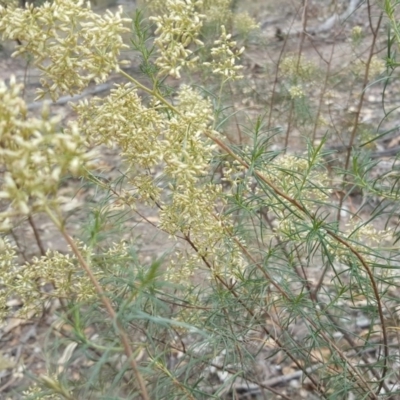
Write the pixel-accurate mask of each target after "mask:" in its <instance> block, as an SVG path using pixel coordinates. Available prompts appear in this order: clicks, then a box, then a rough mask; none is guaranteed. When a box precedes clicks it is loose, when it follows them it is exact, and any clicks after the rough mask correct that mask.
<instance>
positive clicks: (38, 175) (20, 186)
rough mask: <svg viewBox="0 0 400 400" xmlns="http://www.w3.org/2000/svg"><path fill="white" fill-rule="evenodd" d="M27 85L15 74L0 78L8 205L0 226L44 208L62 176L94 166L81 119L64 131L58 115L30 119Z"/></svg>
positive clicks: (0, 159)
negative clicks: (24, 97) (4, 79)
mask: <svg viewBox="0 0 400 400" xmlns="http://www.w3.org/2000/svg"><path fill="white" fill-rule="evenodd" d="M21 91H22V85H21V84H17V83H16V81H15V79H14V78H11V81H10V87H7V85H6V84H5V83H4V82H0V164H1V165H2V166H3V168H4V175H3V181H2V182H1V186H0V198H2V199H5V200H7V203H8V206H7V209H6V210H5V211H2V212H0V231H6V230H8V229H10V228H11V218H12V217H13V216H18V215H27V214H29V213H31V212H34V211H39V210H43V208H44V207H45V206H46V205H49V204H50V203H52V202H54V201H56V193H57V189H58V185H59V182H60V179H61V177H63V176H65V174H67V173H71V174H73V175H75V176H79V175H81V174H84V173H85V168H87V167H90V166H91V160H92V158H93V157H94V154H93V153H92V152H90V151H88V149H87V147H86V146H85V143H84V140H83V139H82V137H81V136H80V134H79V130H78V127H77V125H76V124H73V123H71V124H70V126H69V127H68V129H65V130H64V131H61V130H60V128H59V127H58V124H59V122H60V121H59V118H56V117H53V118H50V116H49V113H48V111H47V110H46V109H44V110H43V111H42V118H41V119H37V118H29V117H28V115H27V108H26V104H25V102H24V101H23V100H22V99H21V97H20V93H21Z"/></svg>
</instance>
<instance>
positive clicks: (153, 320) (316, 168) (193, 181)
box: [0, 0, 399, 399]
mask: <svg viewBox="0 0 400 400" xmlns="http://www.w3.org/2000/svg"><path fill="white" fill-rule="evenodd" d="M156 3H158V4H156ZM152 5H153V7H151V8H150V9H151V10H153V11H158V12H159V13H158V14H156V15H155V16H152V17H150V18H149V21H151V22H152V23H154V24H155V33H154V34H155V38H154V41H153V42H152V44H149V32H150V30H148V29H145V28H144V27H143V25H142V23H143V21H141V20H140V16H141V15H140V13H138V14H137V18H136V19H135V20H134V21H133V24H132V26H133V39H132V44H133V46H134V47H135V49H136V50H138V51H139V52H140V54H141V57H142V71H143V72H146V74H147V78H148V81H149V82H150V84H149V86H146V85H145V84H143V83H141V82H139V80H137V79H136V78H135V77H133V76H130V75H129V74H128V73H127V72H125V70H124V68H125V66H127V65H128V64H129V63H128V62H127V61H124V60H121V57H120V56H121V52H122V51H123V50H124V49H126V48H127V46H126V45H125V44H124V42H123V39H122V35H124V34H126V33H128V32H130V29H128V28H127V26H128V24H129V23H131V22H132V21H131V20H130V19H129V18H123V17H122V10H120V11H118V12H117V13H115V14H113V13H111V12H110V11H107V12H106V13H105V15H104V16H100V15H98V14H96V13H94V12H93V11H92V10H91V8H90V4H89V3H88V4H84V2H83V0H76V1H75V0H54V1H52V2H51V3H47V2H46V3H44V4H43V5H42V6H40V7H34V6H33V5H29V6H27V7H26V8H25V9H20V8H17V7H16V6H9V7H7V8H4V7H2V8H0V32H1V33H2V36H3V39H7V40H14V41H18V42H19V43H21V44H20V45H18V47H17V50H16V51H15V53H14V54H13V55H14V56H21V55H29V56H30V57H32V62H33V65H35V66H36V67H37V68H38V69H39V70H40V71H41V74H42V79H41V85H42V88H41V89H40V90H39V91H38V99H39V98H42V97H44V96H50V97H51V99H52V100H53V101H55V100H57V99H58V98H59V97H60V96H61V95H65V94H69V95H74V94H78V93H81V92H82V91H83V90H84V89H85V88H87V87H88V85H89V84H90V83H91V82H95V83H100V82H105V81H106V80H107V79H108V78H109V76H110V74H111V73H112V72H117V73H119V74H120V76H122V77H123V78H124V79H125V82H124V83H120V84H115V86H114V88H113V89H112V90H111V91H110V94H109V95H108V96H106V97H104V98H99V97H93V98H91V99H90V100H82V101H80V102H78V103H76V104H73V105H72V107H73V110H74V111H75V113H76V119H75V120H74V121H70V122H68V124H67V125H66V126H64V127H63V126H62V124H61V121H60V120H59V119H57V118H54V117H50V113H49V110H48V109H47V108H44V109H43V110H42V114H41V118H37V117H31V116H30V115H29V113H28V111H27V106H26V104H25V102H24V100H23V99H22V98H21V91H22V85H21V84H20V83H17V82H16V81H15V79H14V78H12V79H11V80H10V83H9V84H8V85H6V84H5V83H1V85H0V160H1V165H2V169H3V173H2V179H1V189H0V198H1V199H2V202H1V206H2V209H1V212H0V229H1V231H2V232H4V236H3V238H2V239H1V243H0V247H1V253H0V266H1V278H0V279H1V281H0V283H1V286H0V310H1V317H2V318H3V319H6V318H8V317H10V316H11V315H13V316H15V315H19V316H25V317H26V316H27V317H30V318H31V317H33V316H34V315H37V314H40V313H41V312H42V311H43V308H44V307H45V304H46V302H47V301H48V300H49V299H58V301H59V303H60V313H61V314H62V318H63V321H64V323H65V324H70V325H71V326H72V327H73V335H71V336H70V337H68V340H69V341H70V343H69V345H70V344H72V343H74V344H73V345H72V346H69V345H67V346H66V350H67V349H68V350H69V351H70V352H69V353H68V352H67V353H68V355H69V356H68V357H66V358H65V365H63V368H59V369H58V371H56V370H54V369H52V368H49V371H48V374H47V375H43V376H41V377H40V379H38V386H33V387H31V388H30V389H29V390H28V391H27V392H26V393H25V396H26V397H27V398H35V396H39V397H40V398H66V399H75V398H82V399H84V398H85V399H86V398H88V399H89V398H111V397H110V396H113V397H112V398H143V399H158V398H160V399H161V398H170V399H172V398H176V399H178V398H189V399H200V398H211V397H209V396H214V397H213V398H220V396H222V394H224V393H225V394H226V393H227V392H229V391H230V390H231V388H232V387H233V385H234V383H235V381H236V380H237V379H242V380H245V386H246V385H247V386H249V384H250V383H252V384H257V385H258V387H259V388H261V390H266V391H272V392H274V391H276V390H275V389H273V388H272V387H269V386H268V385H266V384H264V383H263V379H262V378H261V377H260V376H259V375H257V374H255V373H252V372H251V371H252V368H253V366H254V363H255V362H256V358H257V354H258V353H259V352H260V351H261V350H262V349H263V348H264V347H267V348H270V349H272V352H271V354H270V357H273V355H274V354H277V353H280V354H283V356H284V358H286V359H290V360H291V362H292V365H294V366H296V368H299V369H301V370H302V371H303V374H304V377H305V378H306V379H307V382H308V385H309V387H311V388H312V389H313V390H314V391H315V392H316V393H319V395H320V396H321V397H322V398H332V399H334V398H335V399H336V398H344V397H345V396H349V394H350V393H351V394H352V395H353V396H356V397H355V398H360V399H361V398H372V399H378V398H381V394H382V393H385V394H387V393H388V392H389V390H390V384H389V383H387V380H385V379H386V378H387V377H388V376H390V375H393V374H395V373H394V372H393V369H391V365H392V364H391V363H392V359H391V356H392V355H391V354H390V352H389V339H388V327H387V322H386V318H387V317H386V316H385V308H390V307H396V305H393V304H392V303H390V301H389V298H388V297H387V296H386V295H387V293H389V291H390V288H391V285H393V282H394V280H395V278H396V276H397V275H396V265H397V264H396V262H397V258H396V257H397V256H398V246H397V245H395V237H394V236H393V232H392V231H391V230H390V229H384V230H382V231H377V229H376V228H375V227H374V226H373V224H372V220H371V221H367V222H363V221H361V220H356V218H355V219H354V220H352V221H351V224H350V226H347V227H344V226H342V225H341V224H340V223H339V222H340V221H338V220H337V219H335V218H334V217H333V216H336V214H337V212H338V208H339V212H340V211H341V206H342V205H343V199H341V203H340V206H337V204H333V202H332V196H333V192H334V189H335V183H332V180H331V177H330V175H329V173H328V170H327V168H326V165H325V164H326V163H325V158H324V157H325V155H326V153H325V151H324V144H325V142H324V141H323V140H322V141H321V142H320V143H319V144H317V145H314V144H313V143H312V142H309V143H308V149H307V152H306V154H300V155H296V156H295V155H290V154H284V153H282V154H277V153H276V152H273V151H267V150H266V149H268V146H269V141H270V140H271V138H272V136H273V135H272V134H270V133H271V132H265V131H264V130H263V123H262V120H261V118H259V119H258V120H257V121H256V123H255V125H254V127H253V137H252V141H251V144H250V145H247V146H244V145H243V146H242V145H240V146H229V145H228V144H227V140H226V137H225V135H224V133H223V130H222V129H220V126H221V124H220V121H219V118H220V116H221V113H220V111H221V104H222V103H221V102H222V97H221V96H222V93H223V92H224V89H225V88H227V87H229V85H231V84H233V83H236V81H238V80H240V79H241V78H243V73H242V66H241V65H239V61H240V56H241V54H242V53H243V51H244V49H243V48H239V46H238V45H237V43H236V41H234V40H233V38H232V34H230V33H228V31H229V29H227V28H226V26H228V25H226V26H225V25H224V24H223V23H221V22H224V20H222V21H221V19H220V18H218V13H217V10H219V12H220V14H219V15H224V14H223V13H226V15H228V16H229V18H230V19H229V23H231V22H232V21H235V20H236V23H238V21H239V22H240V21H241V22H242V24H239V23H238V31H243V30H245V26H244V25H247V26H248V29H250V30H251V29H255V28H256V24H255V23H254V21H252V20H251V19H250V18H249V16H248V15H243V18H242V19H240V18H239V19H238V18H237V17H235V18H236V19H235V18H234V17H233V12H232V10H231V8H230V5H231V2H230V1H215V2H213V1H204V2H203V1H201V0H197V1H194V0H166V1H163V2H161V3H160V2H153V4H152ZM206 19H207V21H208V22H209V23H210V21H212V22H213V23H216V24H218V27H217V31H218V35H219V37H216V38H214V39H215V40H214V41H213V45H212V46H211V47H210V48H207V47H205V46H204V44H203V43H204V42H205V41H204V40H202V39H203V38H202V35H203V28H204V23H205V20H206ZM243 21H244V22H243ZM224 23H225V22H224ZM369 64H370V65H372V66H371V70H374V71H375V70H377V68H378V67H374V65H378V64H379V65H380V66H381V64H380V63H379V62H378V61H373V60H372V61H371V60H370V61H369ZM280 70H281V73H282V76H283V77H284V79H286V80H287V82H288V85H289V89H288V93H289V98H290V101H293V102H295V101H298V100H301V99H303V98H304V97H305V94H304V91H303V85H304V87H306V85H307V84H308V82H309V81H312V80H313V76H314V75H313V74H314V73H315V68H314V66H313V65H312V63H309V62H307V61H306V60H304V59H302V58H301V57H299V58H292V57H291V56H289V57H288V58H286V59H284V60H283V61H282V63H281V65H280ZM204 71H206V73H207V74H208V75H209V76H211V77H212V79H214V80H215V81H217V80H218V81H219V91H218V93H219V96H217V97H214V96H212V95H210V94H209V93H208V92H207V91H206V90H205V88H204V90H203V89H201V88H199V87H198V86H196V85H188V84H187V83H186V84H184V83H182V84H181V85H180V86H179V88H177V89H176V90H175V91H172V89H171V88H167V87H166V85H165V81H166V79H167V78H168V76H171V77H173V78H175V79H180V78H181V76H188V74H192V75H191V77H192V79H193V77H195V76H196V74H201V73H204ZM369 73H370V74H372V72H371V71H370V72H369ZM375 73H376V71H375V72H374V74H375ZM368 76H372V75H368V72H367V79H368ZM104 146H106V147H110V148H117V149H118V151H119V152H120V155H121V157H122V159H123V165H124V168H125V169H124V172H123V173H122V172H121V176H122V179H121V184H120V183H118V184H114V183H112V182H111V183H109V182H107V181H105V180H102V179H100V178H99V176H98V175H97V173H96V169H97V168H98V163H99V159H100V158H101V149H102V148H104ZM361 158H362V157H361V156H360V158H359V160H360V163H356V162H354V163H353V169H351V168H350V167H351V165H350V164H349V165H347V168H346V170H345V172H344V173H342V175H341V176H342V177H343V180H342V181H341V184H343V186H342V187H344V186H345V184H346V183H347V181H354V182H356V183H355V184H358V185H359V186H360V187H362V188H364V190H369V191H371V192H373V191H375V192H376V193H379V195H381V196H383V197H386V198H387V199H389V200H395V201H398V199H399V196H398V192H397V191H396V190H394V188H395V187H396V186H397V185H398V184H397V180H396V179H394V178H393V177H392V178H393V179H392V180H391V181H390V177H387V178H385V179H384V180H383V179H382V181H379V180H376V181H375V182H374V183H373V184H372V183H371V180H369V179H368V171H369V168H370V167H371V165H370V164H368V162H365V163H362V162H361V161H362V160H361ZM356 159H357V158H356V157H355V158H354V160H356ZM218 173H220V175H221V179H217V175H218ZM66 176H74V177H82V179H83V180H86V181H87V182H90V183H91V184H94V185H96V186H97V187H98V190H99V191H102V193H107V196H108V197H107V202H108V204H112V203H113V204H118V206H119V208H120V209H121V210H124V211H126V213H127V215H131V214H132V213H134V212H135V211H136V210H137V208H138V207H139V206H140V205H141V204H144V205H146V207H152V208H154V209H156V210H157V211H158V216H159V221H158V223H157V228H158V229H159V230H161V231H163V232H166V233H167V234H168V235H169V236H170V237H171V238H173V239H174V240H176V241H178V242H180V243H184V245H182V246H180V247H176V248H175V250H174V252H171V253H170V254H167V255H165V258H164V259H163V260H156V261H154V262H153V263H152V264H151V265H147V266H146V265H141V263H140V262H138V260H137V259H136V258H135V256H133V255H132V244H130V243H127V242H126V240H125V239H123V240H120V241H118V242H117V243H113V244H112V245H108V246H103V245H100V243H96V242H95V241H90V240H89V241H88V242H87V243H86V242H81V241H79V240H78V239H75V238H74V237H73V236H74V235H75V234H74V233H73V232H68V231H67V228H66V220H65V216H64V215H63V213H62V202H63V201H64V200H63V199H62V198H60V197H59V196H58V188H59V186H60V183H61V180H62V179H63V178H65V177H66ZM350 178H351V179H350ZM388 185H389V186H388ZM332 204H333V205H332ZM39 212H43V213H46V214H47V215H48V216H49V218H50V219H51V220H52V221H53V223H54V224H55V225H56V226H57V228H58V229H59V230H60V232H61V234H62V236H63V237H64V238H65V240H66V241H67V242H68V244H69V246H70V248H71V254H69V255H65V254H60V253H58V252H51V251H48V252H47V253H46V254H45V255H42V257H40V258H34V259H33V260H31V261H29V262H27V263H26V264H24V265H20V263H19V262H18V251H17V248H16V247H15V246H14V245H13V241H12V240H11V239H10V237H8V236H7V232H8V231H9V230H10V229H12V228H13V226H14V224H16V222H17V221H18V220H21V219H24V218H29V217H30V216H31V215H33V214H35V213H39ZM105 216H106V217H107V215H105ZM110 218H111V217H110ZM378 237H379V243H376V242H377V238H378ZM385 246H386V247H385ZM313 264H319V265H321V268H320V270H321V272H320V275H319V276H318V278H313V277H311V276H308V274H307V273H306V270H307V268H308V267H311V266H312V265H313ZM196 276H202V277H206V279H204V281H203V282H202V283H201V284H200V285H198V284H195V283H194V282H195V277H196ZM326 281H328V282H329V284H328V283H327V282H326ZM49 284H50V285H51V290H49V289H48V285H49ZM357 296H363V300H364V303H363V305H362V306H359V310H361V309H362V310H363V311H364V312H365V313H367V314H368V317H369V318H370V319H371V320H372V321H373V322H374V323H376V324H377V325H378V326H379V328H376V327H375V328H372V327H371V330H372V329H378V330H379V342H378V343H372V342H370V341H369V339H368V337H359V338H357V342H356V339H355V338H354V337H353V334H352V333H351V332H349V331H348V330H347V328H346V321H347V320H348V318H349V317H350V316H349V315H347V314H346V312H345V311H344V310H345V306H344V305H345V304H346V302H352V303H353V305H354V307H355V308H357V307H358V306H357V305H355V301H354V299H355V298H357ZM385 296H386V297H385ZM14 297H18V298H19V299H20V300H21V302H22V307H21V308H20V309H19V310H18V311H17V312H16V311H11V310H10V309H9V308H8V307H7V304H8V303H7V302H8V301H9V300H10V299H11V298H14ZM84 315H85V317H84ZM104 315H107V316H108V318H107V319H105V318H104ZM297 320H299V321H302V326H303V327H305V331H304V332H303V334H302V336H300V335H296V333H293V329H292V326H293V324H294V321H297ZM92 325H95V326H97V328H98V332H97V333H98V335H97V336H96V337H95V338H94V337H89V336H88V335H87V333H86V332H87V328H88V327H90V326H92ZM371 325H374V324H371ZM115 332H116V333H117V335H115ZM338 333H339V334H340V335H341V337H343V338H344V339H343V340H344V341H347V346H350V347H354V346H355V343H357V345H358V346H360V348H362V351H360V352H359V353H347V352H346V351H345V350H342V348H341V347H340V345H339V344H338V343H337V340H336V338H337V334H338ZM335 335H336V336H335ZM369 335H372V331H370V332H369ZM367 336H368V335H367ZM116 337H117V338H116ZM252 340H253V342H252ZM250 342H251V343H253V347H251V346H250V344H251V343H250ZM249 343H250V344H249ZM254 343H256V344H255V345H254ZM254 347H255V348H256V350H254ZM369 347H373V348H375V350H376V349H378V348H379V351H377V354H378V353H379V354H378V355H377V358H376V360H375V361H373V362H372V361H371V360H369V359H368V356H367V355H366V354H367V353H366V352H365V351H364V350H365V349H367V348H369ZM323 352H325V353H324V354H326V352H328V353H329V355H328V356H327V357H326V358H325V359H324V358H323V357H322V356H321V354H322V353H323ZM64 354H65V353H64ZM73 354H74V355H73ZM221 354H223V355H224V357H225V358H224V359H222V361H221ZM74 357H75V358H77V357H84V358H86V357H87V358H88V359H89V360H90V363H88V367H87V371H86V372H85V371H81V372H80V375H79V378H77V379H75V380H74V378H73V377H72V375H69V371H70V368H72V363H73V360H74ZM396 357H398V356H393V358H394V359H395V358H396ZM212 368H213V369H214V370H212ZM206 371H211V372H210V374H211V375H212V373H213V371H214V373H215V371H218V372H219V373H220V375H219V376H221V374H225V375H224V376H225V377H226V376H229V378H228V379H225V380H223V379H221V381H222V382H220V384H219V385H216V386H215V387H214V386H213V383H212V381H211V380H209V379H211V378H209V376H208V375H207V373H206ZM343 382H345V383H343ZM46 396H47V397H46ZM51 396H54V397H51ZM118 396H120V397H118ZM232 396H234V395H232ZM36 398H37V397H36ZM284 398H285V396H284ZM286 398H287V397H286ZM387 398H389V397H387Z"/></svg>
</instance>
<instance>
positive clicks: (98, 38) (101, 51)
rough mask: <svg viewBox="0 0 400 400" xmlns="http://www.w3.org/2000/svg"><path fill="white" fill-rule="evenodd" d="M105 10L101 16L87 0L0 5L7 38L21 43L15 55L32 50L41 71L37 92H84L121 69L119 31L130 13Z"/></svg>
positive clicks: (54, 95)
mask: <svg viewBox="0 0 400 400" xmlns="http://www.w3.org/2000/svg"><path fill="white" fill-rule="evenodd" d="M121 12H122V10H120V11H119V12H117V13H116V14H115V15H114V14H112V13H111V12H110V11H108V10H107V13H106V14H105V15H104V16H103V17H102V16H100V15H98V14H96V13H94V12H93V11H91V10H90V3H88V5H87V8H85V7H83V0H77V1H74V0H54V1H52V2H51V3H49V2H45V3H44V4H43V5H42V6H40V7H34V6H33V4H31V5H29V6H28V7H27V9H20V8H3V7H0V33H2V37H3V40H4V39H10V40H18V41H19V42H20V43H22V44H21V45H20V46H19V47H18V48H17V51H16V52H15V53H14V54H13V56H17V55H19V54H29V55H30V56H32V57H33V63H34V64H35V65H36V66H37V67H38V68H39V69H40V70H41V71H42V75H43V78H42V79H41V84H42V86H43V89H40V90H39V91H38V95H39V96H38V98H40V97H43V96H44V95H45V94H46V93H47V92H48V93H49V94H50V96H51V98H52V99H53V100H55V99H57V98H58V97H59V96H60V94H65V93H68V94H70V95H73V94H76V93H80V92H81V91H82V90H83V89H84V88H85V87H87V86H88V85H89V83H90V82H91V81H92V80H94V81H95V82H96V83H100V82H104V81H105V80H106V79H107V77H108V75H109V74H110V72H111V71H113V70H118V69H119V64H120V63H119V61H118V56H119V54H120V51H121V49H123V48H125V47H127V46H126V45H124V44H123V41H122V38H121V33H123V32H128V31H129V29H127V28H125V27H124V26H123V24H124V22H127V21H130V19H123V18H121Z"/></svg>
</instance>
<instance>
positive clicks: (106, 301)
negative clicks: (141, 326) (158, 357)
mask: <svg viewBox="0 0 400 400" xmlns="http://www.w3.org/2000/svg"><path fill="white" fill-rule="evenodd" d="M46 212H47V214H48V215H49V217H50V218H51V220H52V221H53V223H54V224H55V225H56V226H57V228H58V229H59V230H60V232H61V234H62V235H63V237H64V239H65V241H66V242H67V243H68V244H69V246H70V247H71V250H72V252H73V253H74V254H75V256H76V258H77V259H78V262H79V264H80V266H81V267H82V269H83V270H84V271H85V272H86V274H87V276H88V277H89V279H90V281H91V282H92V284H93V286H94V288H95V290H96V292H97V294H98V295H99V297H100V300H101V302H102V303H103V305H104V307H105V308H106V310H107V312H108V314H109V316H110V317H111V319H112V320H113V321H115V326H116V328H117V329H116V331H117V333H118V335H119V337H120V340H121V343H122V345H123V347H124V350H125V354H126V355H127V356H128V360H129V363H130V364H131V367H132V370H133V373H134V375H135V377H136V379H137V381H138V384H139V387H140V392H141V394H142V396H143V399H144V400H150V397H149V394H148V392H147V388H146V384H145V382H144V379H143V377H142V375H141V373H140V371H139V368H138V365H137V363H136V360H135V357H134V355H133V351H132V349H131V346H130V343H129V337H128V335H127V333H126V332H125V329H124V328H123V326H122V324H121V322H120V321H119V319H118V315H117V313H116V311H115V310H114V308H113V306H112V304H111V302H110V300H109V298H108V297H107V296H106V294H105V292H104V290H103V288H102V287H101V285H100V283H99V281H98V280H97V278H96V276H95V275H94V274H93V272H92V270H91V268H90V266H89V265H88V263H87V262H86V261H85V259H84V258H83V256H82V253H81V252H80V250H79V249H78V247H77V246H76V244H75V242H74V240H73V239H72V238H71V236H69V235H68V233H67V232H66V230H65V227H64V225H63V224H62V223H61V222H60V220H59V219H58V218H57V217H56V216H55V215H54V214H53V212H52V211H51V210H50V209H47V210H46Z"/></svg>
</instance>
